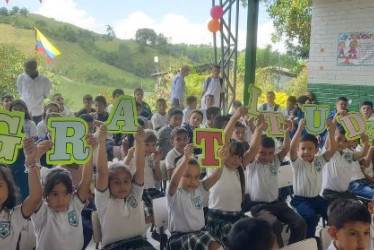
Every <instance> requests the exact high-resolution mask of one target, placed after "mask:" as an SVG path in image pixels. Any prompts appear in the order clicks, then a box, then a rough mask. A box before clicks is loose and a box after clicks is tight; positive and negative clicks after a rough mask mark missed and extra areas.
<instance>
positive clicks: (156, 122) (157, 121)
mask: <svg viewBox="0 0 374 250" xmlns="http://www.w3.org/2000/svg"><path fill="white" fill-rule="evenodd" d="M151 122H152V127H153V129H154V130H156V129H160V128H162V127H163V126H166V125H168V114H167V113H165V115H161V114H160V113H155V114H153V115H152V118H151Z"/></svg>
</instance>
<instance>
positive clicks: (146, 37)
mask: <svg viewBox="0 0 374 250" xmlns="http://www.w3.org/2000/svg"><path fill="white" fill-rule="evenodd" d="M135 40H136V41H138V42H139V43H142V44H147V45H151V46H152V45H155V44H156V40H157V34H156V32H155V31H154V30H153V29H148V28H144V29H138V30H137V31H136V34H135Z"/></svg>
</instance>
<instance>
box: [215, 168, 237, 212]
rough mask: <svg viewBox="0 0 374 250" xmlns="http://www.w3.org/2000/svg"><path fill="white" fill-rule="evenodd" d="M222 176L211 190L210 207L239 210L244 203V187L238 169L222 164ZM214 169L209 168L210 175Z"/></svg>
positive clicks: (231, 210) (232, 210) (222, 209)
mask: <svg viewBox="0 0 374 250" xmlns="http://www.w3.org/2000/svg"><path fill="white" fill-rule="evenodd" d="M222 168H223V170H222V175H221V178H219V180H218V181H217V182H216V184H214V186H213V187H211V188H210V190H209V193H210V194H209V209H214V210H221V211H230V212H239V211H241V203H242V188H241V185H240V178H239V172H238V170H237V169H229V168H227V167H226V166H222ZM213 170H214V169H208V175H211V174H212V171H213Z"/></svg>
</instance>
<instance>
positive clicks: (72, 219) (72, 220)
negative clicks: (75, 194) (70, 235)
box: [68, 210, 79, 227]
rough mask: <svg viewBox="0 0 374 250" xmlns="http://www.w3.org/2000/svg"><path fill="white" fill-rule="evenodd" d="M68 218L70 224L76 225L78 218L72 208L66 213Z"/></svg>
mask: <svg viewBox="0 0 374 250" xmlns="http://www.w3.org/2000/svg"><path fill="white" fill-rule="evenodd" d="M68 220H69V224H70V226H73V227H77V226H78V223H79V218H78V215H77V213H76V212H75V211H74V210H73V211H71V212H69V213H68Z"/></svg>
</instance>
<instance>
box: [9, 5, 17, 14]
mask: <svg viewBox="0 0 374 250" xmlns="http://www.w3.org/2000/svg"><path fill="white" fill-rule="evenodd" d="M9 13H10V14H11V15H17V14H18V13H19V8H18V7H17V6H14V7H13V8H12V10H11V11H10V12H9Z"/></svg>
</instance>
